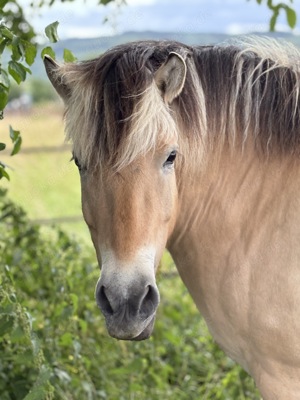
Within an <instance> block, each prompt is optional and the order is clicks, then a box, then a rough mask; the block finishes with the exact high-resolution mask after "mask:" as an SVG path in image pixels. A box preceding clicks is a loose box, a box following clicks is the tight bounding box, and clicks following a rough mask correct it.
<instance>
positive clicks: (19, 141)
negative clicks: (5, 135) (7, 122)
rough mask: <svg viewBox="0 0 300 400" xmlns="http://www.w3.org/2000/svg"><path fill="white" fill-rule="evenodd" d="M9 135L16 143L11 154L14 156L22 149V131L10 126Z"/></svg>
mask: <svg viewBox="0 0 300 400" xmlns="http://www.w3.org/2000/svg"><path fill="white" fill-rule="evenodd" d="M9 136H10V138H11V140H12V142H13V144H14V146H13V149H12V152H11V154H10V155H11V156H14V155H15V154H17V153H18V152H19V151H20V149H21V145H22V138H21V135H20V131H16V130H14V129H13V128H12V127H11V126H10V127H9Z"/></svg>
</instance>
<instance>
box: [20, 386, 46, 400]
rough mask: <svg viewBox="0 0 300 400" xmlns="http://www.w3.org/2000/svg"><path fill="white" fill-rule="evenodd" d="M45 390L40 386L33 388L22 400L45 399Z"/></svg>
mask: <svg viewBox="0 0 300 400" xmlns="http://www.w3.org/2000/svg"><path fill="white" fill-rule="evenodd" d="M46 395H47V392H46V391H45V389H44V388H42V387H36V388H33V389H32V390H31V391H30V392H29V393H28V395H27V396H26V397H24V400H42V399H43V400H44V399H46Z"/></svg>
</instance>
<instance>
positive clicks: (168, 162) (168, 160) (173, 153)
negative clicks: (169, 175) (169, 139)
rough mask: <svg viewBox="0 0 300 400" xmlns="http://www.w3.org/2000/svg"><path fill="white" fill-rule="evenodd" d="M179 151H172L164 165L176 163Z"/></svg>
mask: <svg viewBox="0 0 300 400" xmlns="http://www.w3.org/2000/svg"><path fill="white" fill-rule="evenodd" d="M176 155H177V152H176V150H173V151H171V153H170V154H169V157H168V158H167V159H166V161H165V163H164V167H168V166H171V165H173V164H174V161H175V158H176Z"/></svg>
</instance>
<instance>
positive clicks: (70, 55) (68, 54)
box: [64, 49, 77, 63]
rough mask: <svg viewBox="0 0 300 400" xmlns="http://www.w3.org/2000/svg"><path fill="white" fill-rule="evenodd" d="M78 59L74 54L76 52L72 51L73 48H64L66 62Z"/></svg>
mask: <svg viewBox="0 0 300 400" xmlns="http://www.w3.org/2000/svg"><path fill="white" fill-rule="evenodd" d="M76 60H77V58H76V57H75V56H74V54H73V53H72V52H71V50H68V49H64V61H65V62H66V63H68V62H74V61H76Z"/></svg>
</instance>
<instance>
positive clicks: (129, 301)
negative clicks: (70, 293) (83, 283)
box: [96, 279, 159, 340]
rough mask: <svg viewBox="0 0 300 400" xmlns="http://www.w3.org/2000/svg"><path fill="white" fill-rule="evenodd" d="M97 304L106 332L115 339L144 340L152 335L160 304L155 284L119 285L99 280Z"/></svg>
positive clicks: (115, 282) (116, 282) (135, 283)
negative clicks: (103, 319)
mask: <svg viewBox="0 0 300 400" xmlns="http://www.w3.org/2000/svg"><path fill="white" fill-rule="evenodd" d="M96 302H97V305H98V307H99V308H100V310H101V311H102V313H103V315H104V317H105V321H106V326H107V330H108V333H109V334H110V336H112V337H114V338H116V339H122V340H144V339H147V338H149V336H150V335H151V333H152V330H153V326H154V321H155V314H156V310H157V307H158V304H159V292H158V289H157V287H156V284H150V283H149V282H139V283H138V282H136V281H135V282H134V283H133V284H131V285H127V286H124V282H123V284H121V283H120V284H119V285H118V280H116V281H114V282H113V283H112V284H109V283H107V282H104V281H102V279H100V280H99V281H98V284H97V287H96Z"/></svg>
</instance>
